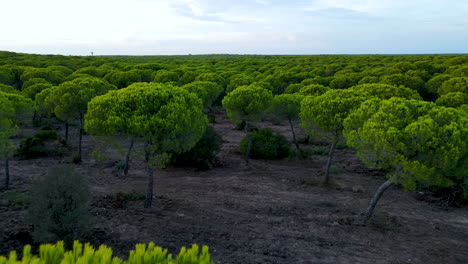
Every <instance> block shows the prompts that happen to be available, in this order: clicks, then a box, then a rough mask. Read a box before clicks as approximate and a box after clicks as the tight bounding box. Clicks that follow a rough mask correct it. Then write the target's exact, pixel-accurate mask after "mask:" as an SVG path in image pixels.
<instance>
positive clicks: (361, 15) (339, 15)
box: [305, 7, 375, 20]
mask: <svg viewBox="0 0 468 264" xmlns="http://www.w3.org/2000/svg"><path fill="white" fill-rule="evenodd" d="M305 12H306V14H307V15H314V16H320V17H324V18H332V19H359V20H363V19H366V20H367V19H375V17H374V16H372V15H370V14H368V13H365V12H361V11H356V10H353V9H349V8H338V7H332V8H325V9H318V10H310V11H305Z"/></svg>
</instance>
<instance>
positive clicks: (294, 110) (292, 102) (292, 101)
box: [269, 94, 304, 120]
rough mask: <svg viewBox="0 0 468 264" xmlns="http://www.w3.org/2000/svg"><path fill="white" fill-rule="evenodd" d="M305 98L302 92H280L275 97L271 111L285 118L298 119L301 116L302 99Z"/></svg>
mask: <svg viewBox="0 0 468 264" xmlns="http://www.w3.org/2000/svg"><path fill="white" fill-rule="evenodd" d="M303 99H304V96H303V95H300V94H280V95H277V96H275V97H274V98H273V101H272V102H271V106H270V108H269V112H271V114H273V115H275V116H278V117H280V118H283V119H289V120H296V119H298V118H299V112H300V110H301V101H302V100H303Z"/></svg>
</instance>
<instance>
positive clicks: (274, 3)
mask: <svg viewBox="0 0 468 264" xmlns="http://www.w3.org/2000/svg"><path fill="white" fill-rule="evenodd" d="M462 2H463V1H456V0H447V1H442V2H436V1H431V2H430V3H428V1H423V0H415V1H406V0H405V1H404V0H380V1H376V0H309V1H307V0H290V1H287V2H286V1H280V0H254V1H251V0H237V1H230V0H81V1H76V0H42V1H37V0H3V1H2V11H4V12H3V13H2V16H0V23H1V24H2V27H1V28H0V50H13V51H20V52H40V53H60V52H63V53H64V54H68V53H72V52H73V54H88V52H89V50H90V49H93V50H95V51H98V50H99V53H100V54H105V53H108V54H119V53H120V54H144V53H143V52H146V53H147V54H170V53H182V54H185V53H194V54H195V53H221V52H238V53H327V52H339V51H340V52H346V53H353V51H354V50H360V52H362V50H363V49H364V50H380V51H381V52H385V50H386V49H389V47H394V46H398V47H400V49H401V51H400V52H399V53H404V45H400V44H401V43H405V42H411V41H413V42H414V43H419V42H418V41H419V40H418V39H416V37H414V39H413V38H412V37H411V36H412V35H414V36H419V38H422V37H421V34H424V36H430V35H438V34H439V35H440V34H443V35H444V39H441V40H439V41H438V42H437V45H438V48H441V49H444V47H447V49H449V48H450V49H452V50H447V51H446V52H468V50H467V48H466V47H468V32H467V31H468V21H467V20H466V14H467V13H468V6H467V4H466V3H462ZM426 39H430V38H426ZM366 41H367V42H366ZM367 43H372V45H374V47H365V45H368V44H367ZM392 43H394V44H393V45H392ZM444 43H445V44H444ZM454 43H455V44H454ZM375 45H377V46H375ZM430 45H431V43H430V42H428V43H425V45H421V52H424V49H429V48H432V47H428V46H430ZM433 45H435V44H433ZM360 52H357V53H360Z"/></svg>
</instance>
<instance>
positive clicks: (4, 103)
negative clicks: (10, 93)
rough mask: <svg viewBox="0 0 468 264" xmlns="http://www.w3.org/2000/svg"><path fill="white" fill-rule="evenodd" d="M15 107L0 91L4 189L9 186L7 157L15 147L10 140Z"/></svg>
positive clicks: (0, 149)
mask: <svg viewBox="0 0 468 264" xmlns="http://www.w3.org/2000/svg"><path fill="white" fill-rule="evenodd" d="M14 116H15V109H14V108H13V105H12V104H11V103H10V101H9V100H8V99H7V98H6V97H5V96H4V95H2V93H0V153H1V155H0V160H2V161H4V162H5V164H4V166H5V167H4V168H5V189H8V188H9V184H10V170H9V163H8V161H9V159H10V157H11V155H13V153H14V151H15V147H14V145H13V142H12V140H11V137H13V136H14V135H15V134H16V130H17V129H16V127H15V125H14V123H13V121H12V120H13V119H14Z"/></svg>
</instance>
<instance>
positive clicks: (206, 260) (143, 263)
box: [0, 241, 214, 264]
mask: <svg viewBox="0 0 468 264" xmlns="http://www.w3.org/2000/svg"><path fill="white" fill-rule="evenodd" d="M7 263H8V264H20V263H36V264H58V263H67V264H78V263H81V264H212V263H214V262H213V261H211V257H210V253H209V252H208V247H207V246H203V247H202V249H201V252H200V249H199V247H198V246H197V245H195V244H194V245H192V247H191V248H189V249H187V248H185V247H182V248H181V250H180V252H179V254H178V255H177V256H176V257H175V258H173V257H172V255H171V254H168V251H167V249H162V248H160V247H157V246H155V245H154V243H153V242H150V243H149V244H148V245H146V244H137V245H136V246H135V249H134V250H131V251H130V253H129V256H128V260H127V261H123V260H122V259H120V258H118V257H113V256H112V249H110V248H108V247H107V246H105V245H101V246H100V247H99V248H98V249H97V250H96V249H94V248H93V247H92V246H91V245H90V244H89V243H86V244H84V245H83V244H81V243H80V242H78V241H75V242H74V244H73V249H72V250H70V251H66V250H65V247H64V243H63V242H58V243H57V244H55V245H52V244H44V245H41V246H40V247H39V255H33V254H32V253H31V246H29V245H27V246H25V247H24V250H23V257H22V259H19V258H18V255H17V254H16V252H15V251H12V252H10V254H9V256H8V258H7V257H3V256H0V264H7Z"/></svg>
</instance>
